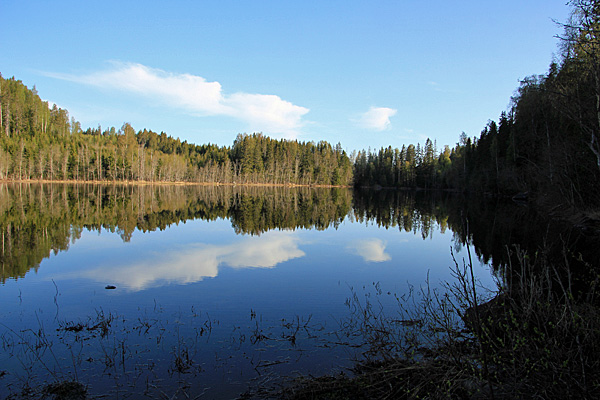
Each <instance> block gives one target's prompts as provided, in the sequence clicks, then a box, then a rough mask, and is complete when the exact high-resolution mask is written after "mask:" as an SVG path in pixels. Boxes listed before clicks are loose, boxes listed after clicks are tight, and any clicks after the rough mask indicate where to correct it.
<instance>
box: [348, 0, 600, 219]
mask: <svg viewBox="0 0 600 400" xmlns="http://www.w3.org/2000/svg"><path fill="white" fill-rule="evenodd" d="M599 3H600V2H597V1H583V0H580V1H573V2H571V5H572V12H573V13H572V19H571V21H570V22H569V23H568V24H564V25H563V27H564V34H563V35H562V37H561V48H560V50H561V54H560V60H558V61H556V62H553V63H552V64H551V65H550V67H549V70H548V72H547V73H546V74H544V75H535V76H530V77H528V78H526V79H524V80H523V81H522V82H521V84H520V86H519V88H518V89H517V90H516V92H515V94H514V96H513V97H512V98H511V99H510V104H509V108H508V111H506V112H502V113H500V117H499V120H498V122H495V121H489V122H488V124H487V126H486V127H485V128H484V129H483V130H482V132H481V134H480V135H479V137H473V138H471V137H467V135H465V134H464V133H463V134H462V135H461V136H460V138H459V142H458V143H457V144H456V146H454V147H453V148H450V147H448V146H445V147H444V148H443V149H442V150H441V151H438V150H437V149H436V146H435V144H433V143H432V142H431V140H429V139H428V140H427V141H426V143H425V146H420V145H417V146H416V147H415V146H414V145H409V146H408V147H406V146H403V147H402V149H401V150H398V149H392V147H388V148H387V149H384V148H382V149H380V150H379V151H378V152H370V151H369V152H368V153H367V152H365V151H362V152H360V153H359V155H358V157H357V160H356V170H355V171H356V177H355V181H356V184H357V185H359V186H373V185H381V186H389V187H420V188H432V187H433V188H452V189H457V190H461V191H470V192H478V193H482V192H485V193H488V194H492V195H514V194H516V193H522V192H528V195H529V196H530V197H535V198H536V200H537V201H538V202H543V203H546V204H551V205H553V206H554V207H560V206H567V207H577V208H590V207H597V205H598V204H600V185H599V184H598V182H600V28H599V27H600V5H599Z"/></svg>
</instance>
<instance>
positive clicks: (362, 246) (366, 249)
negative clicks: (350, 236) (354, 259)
mask: <svg viewBox="0 0 600 400" xmlns="http://www.w3.org/2000/svg"><path fill="white" fill-rule="evenodd" d="M385 246H386V243H385V242H384V241H383V240H381V239H366V240H357V241H354V242H352V243H351V244H350V245H349V246H348V250H350V251H351V252H352V253H354V254H357V255H359V256H361V257H362V258H363V260H365V261H366V262H384V261H389V260H391V259H392V257H391V256H390V255H389V254H388V253H386V252H385Z"/></svg>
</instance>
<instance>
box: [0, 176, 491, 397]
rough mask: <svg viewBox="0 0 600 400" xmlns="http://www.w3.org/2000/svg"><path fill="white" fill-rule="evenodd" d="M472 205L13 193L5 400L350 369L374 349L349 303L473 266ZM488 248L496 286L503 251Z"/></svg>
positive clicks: (239, 383)
mask: <svg viewBox="0 0 600 400" xmlns="http://www.w3.org/2000/svg"><path fill="white" fill-rule="evenodd" d="M460 205H461V202H460V201H453V200H451V199H450V200H449V199H448V198H431V197H428V196H425V195H422V196H416V197H415V195H413V194H407V193H396V192H373V193H367V194H356V193H353V192H352V191H349V190H342V189H307V188H299V189H298V188H297V189H289V188H232V187H167V186H160V187H126V186H92V185H86V186H72V185H71V186H69V185H43V186H42V185H6V184H3V185H0V230H1V231H2V233H1V235H2V237H1V238H0V239H1V240H2V249H1V250H2V258H1V260H2V275H1V281H2V285H0V344H1V345H2V352H1V353H0V374H2V377H1V378H0V397H5V396H7V395H9V394H11V393H12V394H15V393H20V392H21V391H23V390H24V389H27V388H33V389H34V390H35V388H39V387H40V385H42V384H44V383H47V382H54V381H65V380H77V381H79V382H82V383H84V384H86V385H87V386H88V393H89V394H91V395H108V396H109V397H111V398H116V397H123V398H128V397H134V398H137V397H144V396H148V397H154V398H161V396H163V397H164V396H167V397H169V398H170V397H171V396H174V395H175V396H180V397H181V398H185V396H186V395H189V396H190V397H191V398H194V397H195V396H198V395H203V398H232V397H236V396H237V395H239V394H240V393H241V392H243V391H244V390H245V389H246V388H247V387H248V385H249V384H252V383H256V382H260V381H263V382H264V381H268V380H270V379H276V377H278V376H294V375H296V374H298V373H301V374H308V373H310V374H314V375H318V374H324V373H330V372H333V371H339V370H341V369H343V368H344V367H349V366H350V365H351V364H352V360H353V358H355V357H359V356H360V352H361V349H360V348H359V347H353V346H351V345H352V344H353V343H359V342H360V338H352V337H345V336H344V335H343V333H342V330H341V326H342V325H343V323H344V319H345V318H347V317H348V306H347V303H346V301H347V299H348V298H349V297H351V296H352V294H353V293H357V294H359V295H360V296H363V295H365V296H370V295H371V294H372V293H379V294H381V295H380V296H378V299H377V301H378V302H380V303H381V305H382V306H383V307H387V308H388V309H389V310H392V312H393V306H394V304H395V302H396V300H395V296H402V295H404V294H406V293H407V292H408V291H409V287H411V286H412V287H416V288H419V287H421V286H423V285H425V284H426V282H427V281H428V282H429V284H430V285H432V286H434V287H437V286H438V285H439V283H440V282H441V281H448V280H451V279H452V276H451V272H450V267H451V266H452V265H453V259H452V255H451V252H450V249H451V248H452V249H454V254H455V256H456V258H457V259H458V260H461V259H463V258H465V257H467V255H466V250H465V249H466V247H465V243H466V242H468V241H470V240H471V239H467V238H469V236H468V233H467V231H466V228H465V224H464V223H463V222H462V221H463V219H461V218H462V217H461V215H464V213H461V210H460ZM489 228H490V227H488V228H487V229H489ZM477 229H484V228H482V227H480V228H477ZM494 229H496V228H494ZM480 237H482V236H480ZM491 237H493V235H492V236H491ZM475 250H476V251H477V252H478V253H479V259H481V260H484V261H485V262H484V261H479V260H478V259H477V257H475V256H474V257H475V264H476V265H475V267H476V268H475V272H476V274H477V276H478V278H479V279H480V280H481V282H482V284H483V285H484V286H488V287H491V288H493V287H495V284H494V279H493V277H492V275H493V274H492V273H491V272H490V267H488V266H486V262H488V261H489V259H490V258H489V257H490V256H491V251H490V252H489V253H487V254H482V253H481V250H480V249H475ZM107 285H109V286H108V287H112V286H114V287H115V288H114V289H106V287H107Z"/></svg>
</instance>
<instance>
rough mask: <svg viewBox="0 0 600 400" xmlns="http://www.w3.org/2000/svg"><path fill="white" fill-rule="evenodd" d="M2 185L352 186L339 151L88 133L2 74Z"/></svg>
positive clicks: (262, 141) (257, 139)
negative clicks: (28, 182)
mask: <svg viewBox="0 0 600 400" xmlns="http://www.w3.org/2000/svg"><path fill="white" fill-rule="evenodd" d="M0 116H1V118H0V179H13V180H29V179H31V180H75V181H148V182H159V181H160V182H175V181H186V182H206V183H215V182H220V183H271V184H305V185H350V184H351V183H352V164H351V162H350V159H349V158H348V156H347V155H346V153H345V151H343V150H342V149H341V146H340V145H337V146H335V147H332V146H331V145H330V144H329V143H326V142H319V143H316V144H315V143H313V142H298V141H289V140H274V139H270V138H267V137H265V136H263V135H262V134H253V135H246V134H244V135H241V134H240V135H238V136H237V138H236V140H235V141H234V143H233V146H232V147H231V148H230V147H226V146H224V147H219V146H216V145H213V144H203V145H195V144H190V143H187V142H186V141H183V142H181V141H180V140H179V139H174V138H172V137H170V136H168V135H167V134H166V133H164V132H161V133H160V134H158V133H156V132H153V131H151V130H147V129H144V130H139V131H137V132H136V131H135V129H134V128H133V127H132V126H131V125H130V124H129V123H125V124H123V126H122V127H121V128H120V129H116V128H114V127H111V128H107V129H104V130H103V129H102V127H100V126H98V127H97V128H87V129H86V130H82V128H81V124H80V123H79V122H78V121H76V120H75V119H74V118H69V113H68V112H67V111H66V110H63V109H61V108H58V107H57V106H56V105H53V106H52V107H50V106H49V104H48V102H45V101H42V100H41V99H40V97H39V96H38V94H37V91H36V89H35V86H34V87H33V88H32V89H31V90H30V89H29V88H27V87H26V86H25V85H24V84H23V83H22V82H21V81H19V80H16V79H15V78H10V79H4V78H2V76H1V75H0Z"/></svg>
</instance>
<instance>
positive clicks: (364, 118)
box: [354, 107, 397, 131]
mask: <svg viewBox="0 0 600 400" xmlns="http://www.w3.org/2000/svg"><path fill="white" fill-rule="evenodd" d="M396 113H397V110H395V109H393V108H387V107H371V108H369V111H367V112H365V113H363V114H361V116H360V117H359V118H358V119H357V120H354V122H356V123H357V124H358V125H359V126H360V127H362V128H366V129H373V130H376V131H384V130H386V129H389V128H390V127H391V122H390V118H391V117H393V116H394V115H396Z"/></svg>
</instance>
